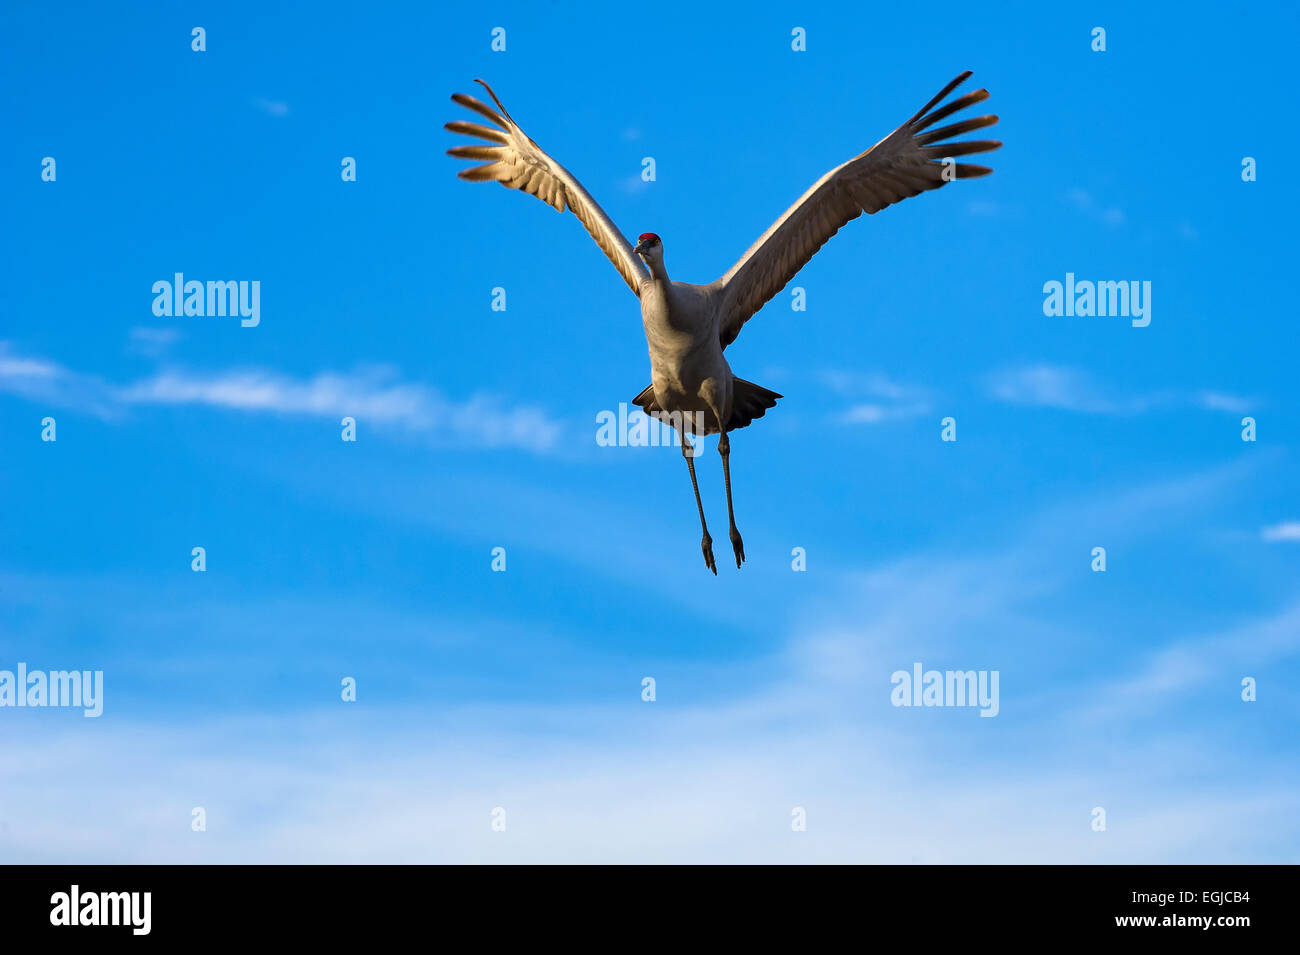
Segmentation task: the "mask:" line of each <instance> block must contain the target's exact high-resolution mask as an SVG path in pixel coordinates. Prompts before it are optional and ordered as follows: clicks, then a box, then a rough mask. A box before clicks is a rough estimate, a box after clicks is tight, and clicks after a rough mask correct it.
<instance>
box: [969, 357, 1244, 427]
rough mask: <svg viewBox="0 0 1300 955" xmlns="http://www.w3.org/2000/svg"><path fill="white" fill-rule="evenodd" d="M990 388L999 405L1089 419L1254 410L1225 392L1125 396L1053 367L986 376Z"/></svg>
mask: <svg viewBox="0 0 1300 955" xmlns="http://www.w3.org/2000/svg"><path fill="white" fill-rule="evenodd" d="M985 385H986V387H987V390H988V393H989V395H990V397H992V398H993V399H994V400H996V401H1002V402H1006V403H1007V404H1015V405H1028V406H1032V407H1039V408H1059V409H1061V410H1064V411H1077V412H1081V413H1084V414H1109V415H1134V414H1142V413H1143V412H1147V411H1154V410H1157V409H1160V408H1169V407H1178V406H1192V407H1196V408H1202V409H1205V410H1207V411H1228V412H1232V413H1234V414H1236V413H1244V412H1245V411H1248V410H1250V408H1252V407H1253V406H1254V404H1255V402H1254V400H1253V399H1250V398H1244V397H1241V396H1238V395H1232V394H1227V393H1225V392H1220V391H1200V392H1197V393H1195V394H1185V393H1179V392H1176V391H1172V390H1163V391H1154V392H1148V393H1144V394H1124V393H1121V392H1119V391H1117V390H1116V389H1113V388H1109V387H1107V386H1105V385H1103V384H1101V383H1100V382H1098V381H1097V380H1095V379H1094V378H1093V377H1092V376H1091V375H1089V374H1088V373H1087V372H1085V371H1082V370H1079V369H1075V368H1067V367H1065V366H1061V365H1049V364H1036V365H1026V366H1022V367H1018V368H1006V369H1001V370H999V371H996V372H993V373H992V374H990V375H987V376H986V377H985Z"/></svg>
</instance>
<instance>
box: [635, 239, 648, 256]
mask: <svg viewBox="0 0 1300 955" xmlns="http://www.w3.org/2000/svg"><path fill="white" fill-rule="evenodd" d="M632 251H633V252H635V253H636V254H637V255H640V254H641V253H642V252H644V251H645V243H644V242H638V243H637V244H636V248H635V249H633V250H632Z"/></svg>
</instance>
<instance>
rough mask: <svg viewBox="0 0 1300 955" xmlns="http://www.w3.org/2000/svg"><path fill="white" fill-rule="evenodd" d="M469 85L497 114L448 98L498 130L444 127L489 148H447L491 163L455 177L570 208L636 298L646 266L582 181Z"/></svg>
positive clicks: (460, 97)
mask: <svg viewBox="0 0 1300 955" xmlns="http://www.w3.org/2000/svg"><path fill="white" fill-rule="evenodd" d="M474 82H476V83H480V84H482V86H483V88H484V89H485V90H487V91H488V95H489V96H491V97H492V101H493V102H494V103H496V104H497V107H498V108H499V109H500V110H501V112H500V113H497V112H496V111H495V110H493V109H492V107H490V106H488V105H487V104H486V103H482V102H480V101H479V100H476V99H475V98H474V97H472V96H466V95H465V94H464V93H453V94H452V97H451V98H452V99H453V100H454V101H455V102H457V103H460V105H461V106H466V107H468V108H469V109H472V110H473V111H474V112H476V113H478V114H479V115H481V116H484V117H486V118H487V119H489V120H491V121H492V122H493V123H495V124H496V125H497V126H499V127H500V129H493V128H492V127H491V126H482V125H479V124H478V123H464V122H460V121H456V122H452V123H447V125H446V128H447V129H449V130H451V131H452V132H453V133H462V134H464V135H466V136H477V137H478V138H480V139H484V140H487V142H489V143H491V144H492V145H490V146H457V147H455V148H454V149H449V150H447V152H448V154H449V155H452V156H456V157H458V158H461V159H487V160H491V161H490V162H488V163H487V164H486V165H482V166H474V167H473V168H472V169H463V170H461V171H460V172H459V173H458V175H459V176H460V178H462V179H468V180H470V181H471V182H489V181H492V180H495V181H497V182H499V183H501V185H503V186H507V187H509V188H511V189H522V190H523V191H524V192H526V193H528V194H529V195H533V196H536V197H537V198H538V199H541V200H542V201H543V202H546V203H549V204H550V205H552V206H554V207H555V208H556V209H558V210H559V211H560V212H563V211H564V209H565V206H567V207H568V208H570V209H572V210H573V214H574V215H576V216H577V217H578V218H579V219H580V220H581V221H582V224H583V225H584V226H586V227H587V231H588V232H590V233H591V237H592V238H593V239H595V240H596V244H597V245H598V246H600V249H601V251H602V252H604V253H605V255H607V256H608V257H609V260H610V261H611V262H613V263H614V268H616V269H618V274H619V275H621V276H623V281H625V282H627V284H628V287H629V288H631V289H632V291H633V292H636V293H637V295H638V296H639V295H640V294H641V283H642V282H643V281H645V280H646V279H648V278H650V272H649V271H648V270H647V269H646V267H645V263H643V262H642V261H641V259H640V258H639V257H638V256H637V254H636V253H635V252H633V251H632V246H631V245H630V244H629V243H628V241H627V239H625V238H623V233H621V232H619V231H618V227H617V226H615V225H614V223H613V222H611V221H610V218H609V216H607V215H605V210H604V209H602V208H601V207H600V206H599V205H598V204H597V203H596V200H595V199H593V198H591V194H590V193H588V192H587V190H586V189H584V188H582V183H580V182H578V180H577V179H575V178H574V177H573V174H572V173H570V172H569V171H568V170H567V169H565V168H564V167H563V166H561V165H560V164H559V163H558V162H556V161H555V160H554V159H552V158H551V157H550V156H548V155H546V153H544V152H542V148H541V147H540V146H538V145H537V143H535V142H533V141H532V140H531V139H529V138H528V134H527V133H525V132H524V131H523V130H522V129H520V128H519V126H518V124H517V123H515V121H514V120H513V119H511V118H510V114H509V113H507V112H506V108H505V107H504V106H502V105H501V100H499V99H497V94H496V93H494V92H492V87H490V86H488V85H487V84H486V83H484V82H483V81H482V80H475V81H474Z"/></svg>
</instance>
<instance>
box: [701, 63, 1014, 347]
mask: <svg viewBox="0 0 1300 955" xmlns="http://www.w3.org/2000/svg"><path fill="white" fill-rule="evenodd" d="M970 75H971V74H970V71H969V70H967V71H966V72H965V73H963V74H962V75H961V76H959V77H957V78H956V79H955V80H953V81H952V82H951V83H949V84H948V85H947V86H945V87H944V88H943V89H942V90H940V91H939V95H938V96H936V97H935V98H934V99H932V100H930V102H928V103H926V104H925V106H923V107H922V108H921V111H920V112H918V113H917V114H916V115H915V116H913V117H912V118H911V119H909V120H908V121H907V122H906V123H904V124H903V125H902V126H900V127H898V129H896V130H894V131H893V132H892V133H890V134H889V135H888V136H886V137H885V138H884V139H882V140H881V141H880V142H878V143H876V145H874V146H872V147H871V148H870V149H868V150H867V151H866V152H864V153H863V154H862V155H860V156H856V157H854V158H853V159H850V160H849V161H848V162H846V163H844V164H843V165H842V166H836V167H835V168H834V169H832V170H831V171H830V172H828V173H827V174H826V175H824V176H822V177H821V178H820V179H818V180H817V181H816V182H815V183H813V186H812V188H811V189H809V190H808V191H807V192H805V193H804V194H803V195H802V196H801V197H800V198H799V201H798V202H796V203H795V204H794V205H792V206H791V207H790V208H789V209H787V210H786V211H785V214H784V215H783V216H781V218H779V219H777V220H776V222H774V223H772V225H771V227H770V228H769V229H768V230H767V231H766V232H764V233H763V234H762V236H760V237H759V240H758V241H757V242H755V243H754V244H753V245H752V246H750V247H749V251H747V252H746V253H745V254H744V255H743V256H741V258H740V261H739V262H737V263H736V264H735V265H733V266H732V267H731V270H730V271H729V272H727V274H726V275H724V276H722V278H720V279H718V280H717V282H715V283H714V287H715V288H717V289H718V290H719V292H720V293H721V294H722V296H723V297H722V319H721V327H720V329H719V336H720V337H721V339H722V346H723V347H724V348H725V347H726V346H727V345H730V344H731V343H732V342H733V341H735V340H736V336H737V335H738V334H740V329H741V326H742V325H744V324H745V322H747V321H748V320H749V319H750V317H751V316H752V315H753V314H754V313H755V312H757V311H758V310H759V309H760V308H762V307H763V304H764V303H765V302H767V300H768V299H770V298H771V297H772V296H773V295H775V294H776V293H777V292H779V291H781V289H783V288H785V286H786V283H788V282H789V281H790V280H791V279H792V278H794V277H795V274H796V273H797V272H798V271H799V270H800V269H801V268H803V267H804V265H805V264H807V262H808V260H809V259H811V258H812V257H813V255H814V254H816V252H817V250H818V249H820V248H821V247H822V246H823V245H825V244H826V241H827V240H828V239H829V238H830V237H831V236H833V235H834V234H835V233H836V232H838V231H839V230H840V228H841V227H843V226H844V225H845V224H846V223H847V222H849V221H850V220H852V219H856V218H857V217H858V216H860V215H861V214H862V213H864V212H865V213H867V214H868V215H869V214H871V213H873V212H879V211H880V210H881V209H883V208H885V206H888V205H892V204H893V203H895V202H901V201H902V200H904V199H906V198H908V197H909V196H916V195H920V194H921V193H922V192H923V191H925V190H927V189H938V188H939V187H940V186H942V185H944V184H945V183H947V182H948V181H949V180H950V179H954V178H955V179H972V178H975V177H976V176H987V175H988V174H989V173H991V172H992V171H993V170H992V169H990V168H988V167H987V166H975V165H971V164H968V163H947V164H945V163H944V162H943V160H945V159H948V158H950V157H956V156H966V155H969V154H970V153H983V152H988V151H990V150H993V149H997V148H998V147H999V146H1001V145H1002V144H1001V143H1000V142H998V141H997V140H993V139H982V140H977V141H973V142H963V143H946V144H945V143H944V142H943V140H947V139H951V138H952V137H953V136H960V135H961V134H962V133H967V132H970V131H971V130H972V129H982V128H983V127H985V126H992V125H993V124H994V123H996V122H997V121H998V118H997V117H996V116H993V115H989V116H976V117H975V118H973V119H966V120H962V121H961V122H959V123H953V124H951V125H949V126H944V127H942V128H940V129H936V130H932V131H931V132H928V133H927V132H924V130H926V129H929V128H930V127H931V126H932V125H934V124H935V123H937V122H938V121H939V120H941V119H944V118H946V117H948V116H951V115H952V114H953V113H955V112H957V111H958V110H959V109H965V108H966V107H967V106H972V105H974V104H975V103H978V102H981V101H982V100H986V99H988V96H989V91H988V90H976V91H975V92H974V93H967V94H966V95H965V96H963V97H961V98H960V99H956V100H953V101H952V102H951V103H949V104H948V105H947V106H943V107H940V108H939V109H936V110H934V112H930V110H931V109H932V108H933V107H934V106H935V105H936V104H937V103H939V102H940V101H941V100H942V99H943V98H944V97H945V96H947V95H948V94H949V93H951V92H952V91H953V90H954V89H956V87H957V86H958V85H959V84H961V83H962V82H964V81H965V80H966V78H967V77H968V76H970ZM945 170H946V171H945Z"/></svg>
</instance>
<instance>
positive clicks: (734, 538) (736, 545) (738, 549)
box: [731, 527, 745, 570]
mask: <svg viewBox="0 0 1300 955" xmlns="http://www.w3.org/2000/svg"><path fill="white" fill-rule="evenodd" d="M731 549H732V551H734V552H735V554H736V569H737V570H739V569H740V565H741V564H743V563H744V562H745V542H744V541H743V540H741V538H740V531H738V530H736V529H735V528H734V527H733V528H732V529H731Z"/></svg>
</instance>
